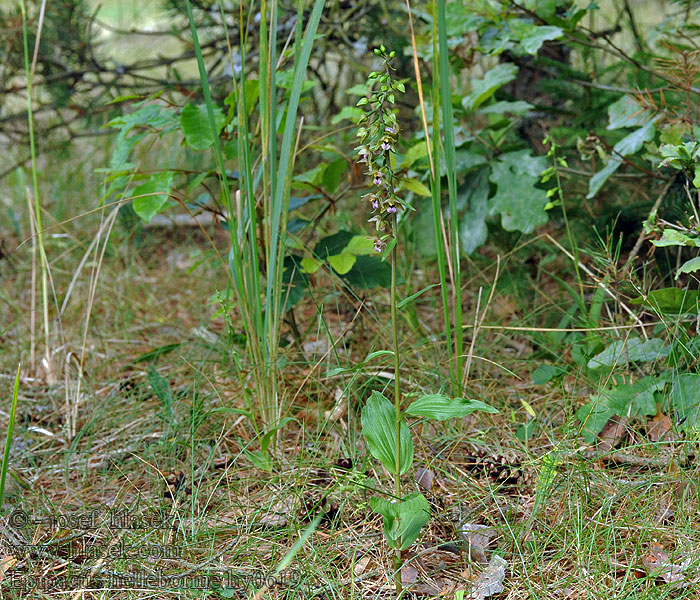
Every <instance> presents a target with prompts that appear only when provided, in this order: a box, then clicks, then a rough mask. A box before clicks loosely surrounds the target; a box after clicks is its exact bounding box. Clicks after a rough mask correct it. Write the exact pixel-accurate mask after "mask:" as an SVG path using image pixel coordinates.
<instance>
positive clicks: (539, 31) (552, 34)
mask: <svg viewBox="0 0 700 600" xmlns="http://www.w3.org/2000/svg"><path fill="white" fill-rule="evenodd" d="M563 35H564V30H563V29H562V28H561V27H554V26H551V25H544V26H541V27H536V26H533V28H532V31H530V33H528V34H527V35H525V36H524V37H522V38H521V39H520V43H521V44H522V47H523V50H525V52H527V53H528V54H532V55H534V54H537V52H538V51H539V49H540V48H541V47H542V44H544V43H545V42H547V41H550V40H556V39H559V38H560V37H561V36H563Z"/></svg>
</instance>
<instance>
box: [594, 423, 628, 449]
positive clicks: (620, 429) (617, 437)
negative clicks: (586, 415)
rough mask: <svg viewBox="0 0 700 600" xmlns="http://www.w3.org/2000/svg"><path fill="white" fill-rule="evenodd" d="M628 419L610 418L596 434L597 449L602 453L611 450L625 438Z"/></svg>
mask: <svg viewBox="0 0 700 600" xmlns="http://www.w3.org/2000/svg"><path fill="white" fill-rule="evenodd" d="M628 423H629V417H612V418H611V419H610V420H609V421H608V422H607V423H606V424H605V427H603V429H602V431H601V432H600V434H598V439H599V442H598V444H599V448H600V450H602V451H603V452H607V451H608V450H612V449H613V448H615V447H616V446H617V445H618V444H620V442H622V440H624V439H625V437H626V436H627V424H628Z"/></svg>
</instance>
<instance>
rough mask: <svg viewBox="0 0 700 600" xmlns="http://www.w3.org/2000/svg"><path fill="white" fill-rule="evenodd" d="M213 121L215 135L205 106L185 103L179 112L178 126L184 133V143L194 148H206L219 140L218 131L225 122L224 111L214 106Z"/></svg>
mask: <svg viewBox="0 0 700 600" xmlns="http://www.w3.org/2000/svg"><path fill="white" fill-rule="evenodd" d="M214 121H215V122H216V136H215V135H214V134H213V133H212V130H211V126H210V124H209V116H208V114H207V107H206V106H205V105H204V104H200V105H199V106H195V105H194V104H187V105H186V106H185V108H183V109H182V113H181V114H180V127H181V128H182V132H183V133H184V134H185V143H186V144H187V145H188V146H189V147H190V148H192V149H194V150H206V149H207V148H209V147H210V146H212V145H214V143H215V142H218V141H219V133H220V132H221V128H222V127H223V126H224V123H225V122H226V118H225V117H224V113H223V112H222V110H221V109H220V108H219V107H218V106H215V107H214Z"/></svg>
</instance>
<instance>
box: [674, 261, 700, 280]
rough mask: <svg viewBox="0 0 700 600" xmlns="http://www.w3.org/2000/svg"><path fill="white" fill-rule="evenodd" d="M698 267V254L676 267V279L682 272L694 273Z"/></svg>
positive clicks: (699, 262) (699, 263) (699, 266)
mask: <svg viewBox="0 0 700 600" xmlns="http://www.w3.org/2000/svg"><path fill="white" fill-rule="evenodd" d="M698 269H700V256H696V257H695V258H691V259H690V260H689V261H686V262H684V263H683V264H682V265H681V266H680V267H679V268H678V272H677V273H676V279H678V278H679V277H680V276H681V274H682V273H695V271H697V270H698Z"/></svg>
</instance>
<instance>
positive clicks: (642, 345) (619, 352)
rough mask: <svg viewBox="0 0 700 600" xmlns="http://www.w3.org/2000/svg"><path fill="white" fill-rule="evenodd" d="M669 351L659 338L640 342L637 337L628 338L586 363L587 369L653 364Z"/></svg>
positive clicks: (617, 342) (611, 345) (614, 343)
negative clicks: (629, 364)
mask: <svg viewBox="0 0 700 600" xmlns="http://www.w3.org/2000/svg"><path fill="white" fill-rule="evenodd" d="M669 350H670V346H666V345H665V343H664V341H663V340H662V339H660V338H651V339H648V340H644V341H642V340H641V339H640V338H638V337H630V338H628V339H627V340H617V341H615V342H613V343H612V344H610V345H609V346H608V347H607V348H606V349H605V350H603V351H602V352H601V353H600V354H597V355H596V356H594V357H593V358H591V359H590V360H589V361H588V368H589V369H599V368H600V367H612V366H614V365H621V364H622V365H624V364H627V363H630V362H653V361H656V360H660V359H662V358H666V356H668V353H669Z"/></svg>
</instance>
